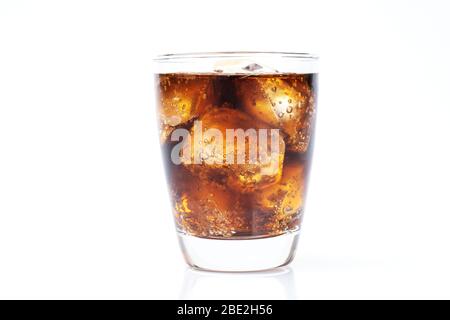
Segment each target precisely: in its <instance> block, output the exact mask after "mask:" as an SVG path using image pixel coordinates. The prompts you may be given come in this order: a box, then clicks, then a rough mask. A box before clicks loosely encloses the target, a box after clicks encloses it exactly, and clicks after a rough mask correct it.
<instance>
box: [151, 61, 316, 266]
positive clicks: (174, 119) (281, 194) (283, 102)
mask: <svg viewBox="0 0 450 320" xmlns="http://www.w3.org/2000/svg"><path fill="white" fill-rule="evenodd" d="M154 62H155V97H156V109H157V112H158V121H159V139H160V143H161V150H162V155H163V161H164V165H165V172H166V177H167V184H168V191H169V193H170V199H171V207H172V211H173V216H174V218H175V224H176V229H177V234H178V238H179V242H180V246H181V250H182V252H183V255H184V257H185V260H186V262H187V263H188V264H189V265H190V266H192V267H194V268H198V269H203V270H214V271H236V272H237V271H257V270H266V269H272V268H276V267H280V266H284V265H286V264H288V263H290V262H291V261H292V259H293V257H294V254H295V249H296V246H297V241H298V237H299V231H300V226H301V222H302V218H303V214H304V209H305V199H306V190H307V184H308V176H309V171H310V167H311V157H312V152H313V138H314V124H315V119H316V113H317V64H318V58H317V57H316V56H314V55H311V54H304V53H284V52H216V53H191V54H168V55H161V56H158V57H156V58H155V59H154Z"/></svg>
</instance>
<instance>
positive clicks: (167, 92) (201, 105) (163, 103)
mask: <svg viewBox="0 0 450 320" xmlns="http://www.w3.org/2000/svg"><path fill="white" fill-rule="evenodd" d="M157 92H158V93H159V95H158V97H159V104H158V110H159V115H160V133H161V134H160V137H161V142H165V141H166V139H167V137H168V136H169V135H170V133H171V131H172V130H173V128H174V127H176V126H178V125H181V124H183V123H186V122H188V121H190V120H191V119H193V118H196V117H198V116H200V114H202V112H203V111H204V110H205V109H206V107H207V106H208V105H211V104H213V103H214V93H213V85H212V80H211V79H210V78H206V77H201V76H193V75H184V76H181V75H176V76H175V75H160V76H159V82H158V83H157Z"/></svg>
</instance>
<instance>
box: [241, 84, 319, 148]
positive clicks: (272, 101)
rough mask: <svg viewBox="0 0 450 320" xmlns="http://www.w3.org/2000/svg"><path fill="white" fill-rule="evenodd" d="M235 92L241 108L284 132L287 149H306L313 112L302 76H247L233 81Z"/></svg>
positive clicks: (310, 98)
mask: <svg viewBox="0 0 450 320" xmlns="http://www.w3.org/2000/svg"><path fill="white" fill-rule="evenodd" d="M235 85H236V95H237V97H238V99H239V100H240V101H241V103H242V106H243V108H244V110H245V111H246V112H247V113H249V114H250V115H252V116H254V117H256V118H257V119H259V120H261V121H264V122H266V123H267V124H269V125H271V126H273V127H275V128H281V129H282V130H283V132H284V133H285V134H286V135H287V137H286V146H287V149H288V150H289V151H294V152H305V151H306V150H307V149H308V145H309V141H310V138H311V133H312V126H313V119H314V113H315V107H314V95H313V93H312V91H311V88H310V86H309V84H308V81H307V79H306V76H303V75H301V76H299V77H298V78H297V79H294V80H292V79H283V78H282V77H274V76H271V77H264V76H258V77H247V78H241V79H237V80H236V81H235Z"/></svg>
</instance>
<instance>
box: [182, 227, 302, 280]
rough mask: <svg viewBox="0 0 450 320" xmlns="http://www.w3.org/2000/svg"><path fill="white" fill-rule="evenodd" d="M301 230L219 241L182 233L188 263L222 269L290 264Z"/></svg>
mask: <svg viewBox="0 0 450 320" xmlns="http://www.w3.org/2000/svg"><path fill="white" fill-rule="evenodd" d="M298 236H299V232H298V231H297V232H290V233H286V234H283V235H280V236H276V237H270V238H258V239H233V240H231V239H230V240H218V239H206V238H199V237H194V236H189V235H183V234H179V236H178V239H179V241H180V246H181V250H182V251H183V255H184V258H185V260H186V262H187V264H188V265H189V266H191V267H193V268H195V269H200V270H205V271H221V272H250V271H263V270H270V269H274V268H278V267H282V266H285V265H287V264H289V263H290V262H291V261H292V259H293V258H294V255H295V250H296V247H297V241H298Z"/></svg>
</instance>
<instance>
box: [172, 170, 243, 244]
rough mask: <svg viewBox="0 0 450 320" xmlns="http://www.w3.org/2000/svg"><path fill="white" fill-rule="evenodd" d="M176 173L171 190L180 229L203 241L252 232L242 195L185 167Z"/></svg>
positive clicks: (176, 219)
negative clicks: (204, 239)
mask: <svg viewBox="0 0 450 320" xmlns="http://www.w3.org/2000/svg"><path fill="white" fill-rule="evenodd" d="M175 170H176V172H175V173H174V175H173V176H172V179H171V181H172V186H171V188H172V192H173V195H172V199H173V201H174V213H175V221H176V223H177V225H178V228H180V229H181V230H182V231H183V232H187V233H189V234H193V235H195V236H200V237H231V236H233V235H234V234H236V233H239V232H245V231H246V230H248V225H249V223H248V221H247V220H246V217H245V210H244V206H243V204H242V202H241V200H240V195H239V194H236V193H235V192H234V191H233V190H229V189H228V188H227V187H225V186H222V185H219V184H217V183H215V182H213V181H208V180H205V179H201V178H199V177H197V176H195V175H193V174H192V173H191V172H190V171H188V170H186V169H185V168H184V167H183V166H178V167H176V168H175Z"/></svg>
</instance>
